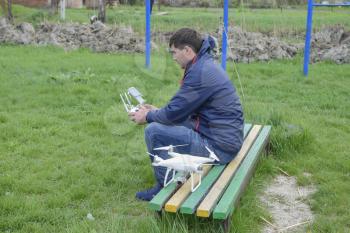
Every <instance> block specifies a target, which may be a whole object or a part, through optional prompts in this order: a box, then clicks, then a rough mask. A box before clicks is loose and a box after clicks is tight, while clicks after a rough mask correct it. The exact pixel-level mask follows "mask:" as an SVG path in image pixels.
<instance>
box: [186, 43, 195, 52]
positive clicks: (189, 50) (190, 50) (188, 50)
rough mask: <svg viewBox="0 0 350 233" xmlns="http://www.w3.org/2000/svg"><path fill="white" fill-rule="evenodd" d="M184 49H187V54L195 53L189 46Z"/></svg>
mask: <svg viewBox="0 0 350 233" xmlns="http://www.w3.org/2000/svg"><path fill="white" fill-rule="evenodd" d="M184 49H186V52H193V53H194V51H193V49H192V48H191V47H190V46H188V45H185V47H184Z"/></svg>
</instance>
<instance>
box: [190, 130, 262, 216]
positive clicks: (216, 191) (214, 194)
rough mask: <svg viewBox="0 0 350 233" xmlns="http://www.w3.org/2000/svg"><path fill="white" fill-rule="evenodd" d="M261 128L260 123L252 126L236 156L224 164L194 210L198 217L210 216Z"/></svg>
mask: <svg viewBox="0 0 350 233" xmlns="http://www.w3.org/2000/svg"><path fill="white" fill-rule="evenodd" d="M261 128H262V126H261V125H255V126H253V128H252V130H251V131H250V133H249V134H248V136H247V138H246V139H245V140H244V142H243V145H242V148H241V150H240V151H239V152H238V154H237V156H236V157H235V158H234V159H233V160H232V161H231V162H230V163H229V164H228V165H227V166H226V169H225V170H224V171H223V173H222V174H221V175H220V177H219V179H218V180H217V181H216V183H215V184H214V186H213V187H212V188H211V189H210V191H209V193H208V194H207V196H206V197H205V198H204V200H203V201H202V202H201V203H200V205H199V207H198V208H197V212H196V213H197V216H198V217H206V218H207V217H209V216H210V214H211V212H212V210H213V209H214V207H215V205H216V203H217V202H218V200H219V199H220V197H221V195H222V194H223V192H224V191H225V189H226V187H227V186H228V185H229V182H230V180H231V178H232V176H233V175H234V173H235V171H236V169H237V168H238V166H239V165H240V164H241V162H242V161H243V159H244V158H245V156H246V154H247V152H248V151H249V149H250V147H251V146H252V144H253V143H254V141H255V139H256V137H257V136H258V134H259V131H260V129H261Z"/></svg>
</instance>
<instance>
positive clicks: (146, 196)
mask: <svg viewBox="0 0 350 233" xmlns="http://www.w3.org/2000/svg"><path fill="white" fill-rule="evenodd" d="M162 188H163V187H162V186H161V185H160V184H159V183H157V184H156V185H155V186H154V187H153V188H150V189H147V190H144V191H140V192H137V193H136V198H137V199H139V200H142V201H150V200H152V198H153V197H154V196H155V195H157V193H159V191H160V190H161V189H162Z"/></svg>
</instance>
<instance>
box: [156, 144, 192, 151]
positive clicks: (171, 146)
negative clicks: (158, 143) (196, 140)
mask: <svg viewBox="0 0 350 233" xmlns="http://www.w3.org/2000/svg"><path fill="white" fill-rule="evenodd" d="M180 146H188V144H182V145H175V146H173V145H169V146H162V147H158V148H154V149H153V150H171V149H173V148H175V147H180Z"/></svg>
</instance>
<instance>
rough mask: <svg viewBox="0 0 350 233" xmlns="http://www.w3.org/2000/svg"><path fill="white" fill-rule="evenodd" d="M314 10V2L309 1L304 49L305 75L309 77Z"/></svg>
mask: <svg viewBox="0 0 350 233" xmlns="http://www.w3.org/2000/svg"><path fill="white" fill-rule="evenodd" d="M312 10H313V0H308V3H307V21H306V36H305V47H304V75H305V76H307V75H308V74H309V61H310V44H311V30H312Z"/></svg>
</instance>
